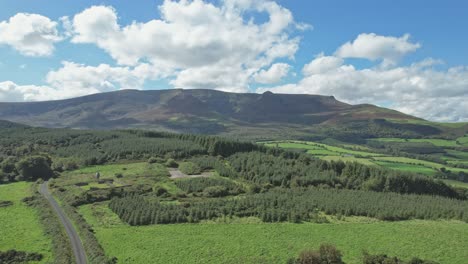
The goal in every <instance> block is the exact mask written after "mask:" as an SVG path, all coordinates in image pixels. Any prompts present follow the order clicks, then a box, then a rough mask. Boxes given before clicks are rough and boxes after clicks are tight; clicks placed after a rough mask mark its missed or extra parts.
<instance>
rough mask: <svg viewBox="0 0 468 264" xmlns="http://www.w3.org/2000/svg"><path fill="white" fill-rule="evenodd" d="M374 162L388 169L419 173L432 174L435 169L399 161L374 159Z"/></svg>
mask: <svg viewBox="0 0 468 264" xmlns="http://www.w3.org/2000/svg"><path fill="white" fill-rule="evenodd" d="M375 163H376V164H378V165H380V166H382V167H386V168H389V169H394V170H400V171H407V172H413V173H420V174H425V175H434V174H435V173H436V171H435V170H434V169H431V168H428V167H425V166H422V165H413V164H407V163H400V162H390V161H375Z"/></svg>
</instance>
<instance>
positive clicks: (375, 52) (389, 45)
mask: <svg viewBox="0 0 468 264" xmlns="http://www.w3.org/2000/svg"><path fill="white" fill-rule="evenodd" d="M420 47H421V45H420V44H419V43H411V42H410V35H409V34H405V35H403V36H402V37H392V36H380V35H376V34H374V33H370V34H366V33H363V34H360V35H359V36H357V38H356V39H355V40H354V41H352V42H351V41H350V42H347V43H345V44H344V45H342V46H341V47H339V48H338V50H337V51H336V52H335V55H336V56H337V57H341V58H363V59H369V60H380V59H381V60H383V64H384V65H394V64H396V63H397V62H398V60H399V59H400V58H402V57H403V56H405V55H406V54H408V53H411V52H414V51H416V50H417V49H418V48H420Z"/></svg>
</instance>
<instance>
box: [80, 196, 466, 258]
mask: <svg viewBox="0 0 468 264" xmlns="http://www.w3.org/2000/svg"><path fill="white" fill-rule="evenodd" d="M80 213H82V214H83V215H84V216H85V218H86V220H87V221H88V222H89V223H90V224H91V225H92V226H93V228H94V230H95V231H96V236H97V238H98V240H99V242H100V243H101V244H102V246H103V247H104V249H105V250H106V252H107V254H109V255H110V256H116V257H117V258H118V259H119V262H121V263H286V260H287V259H288V258H290V257H295V256H297V254H298V253H299V252H300V251H301V250H303V249H306V248H317V247H318V246H319V245H320V244H321V243H324V242H328V243H332V244H335V245H336V246H337V247H338V248H339V249H340V250H341V251H342V252H343V254H344V260H345V261H346V263H360V260H361V253H362V250H363V249H365V250H368V251H369V252H371V253H386V254H389V255H396V256H400V257H403V258H410V257H413V256H417V257H420V258H425V259H432V260H435V261H439V262H440V263H442V264H458V263H459V264H466V260H467V259H468V251H467V250H466V248H467V247H468V228H467V225H466V224H465V223H460V222H455V221H416V220H413V221H402V222H381V221H367V222H361V221H359V222H353V221H350V222H339V223H333V224H312V223H304V224H291V223H281V224H265V223H249V224H233V223H230V224H221V223H217V224H178V225H152V226H140V227H131V226H128V225H126V224H123V223H122V222H121V221H120V220H119V218H118V217H117V216H116V215H115V214H113V213H112V212H111V211H110V209H108V208H107V206H106V204H99V205H86V206H82V207H80ZM121 241H125V243H122V242H121Z"/></svg>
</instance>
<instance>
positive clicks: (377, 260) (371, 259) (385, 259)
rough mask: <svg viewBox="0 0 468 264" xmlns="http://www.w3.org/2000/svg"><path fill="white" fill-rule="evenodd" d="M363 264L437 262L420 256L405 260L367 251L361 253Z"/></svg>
mask: <svg viewBox="0 0 468 264" xmlns="http://www.w3.org/2000/svg"><path fill="white" fill-rule="evenodd" d="M362 263H363V264H438V263H437V262H434V261H430V260H422V259H420V258H412V259H411V260H410V261H408V262H406V261H403V260H401V259H399V258H397V257H390V256H387V255H386V254H377V255H371V254H369V253H367V252H364V253H363V262H362Z"/></svg>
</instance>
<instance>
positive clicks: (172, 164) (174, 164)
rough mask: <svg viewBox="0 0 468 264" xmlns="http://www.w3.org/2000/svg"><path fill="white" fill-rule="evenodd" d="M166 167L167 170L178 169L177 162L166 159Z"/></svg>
mask: <svg viewBox="0 0 468 264" xmlns="http://www.w3.org/2000/svg"><path fill="white" fill-rule="evenodd" d="M165 165H166V167H169V168H177V167H179V164H177V162H176V161H175V160H174V159H168V160H167V161H166V164H165Z"/></svg>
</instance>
